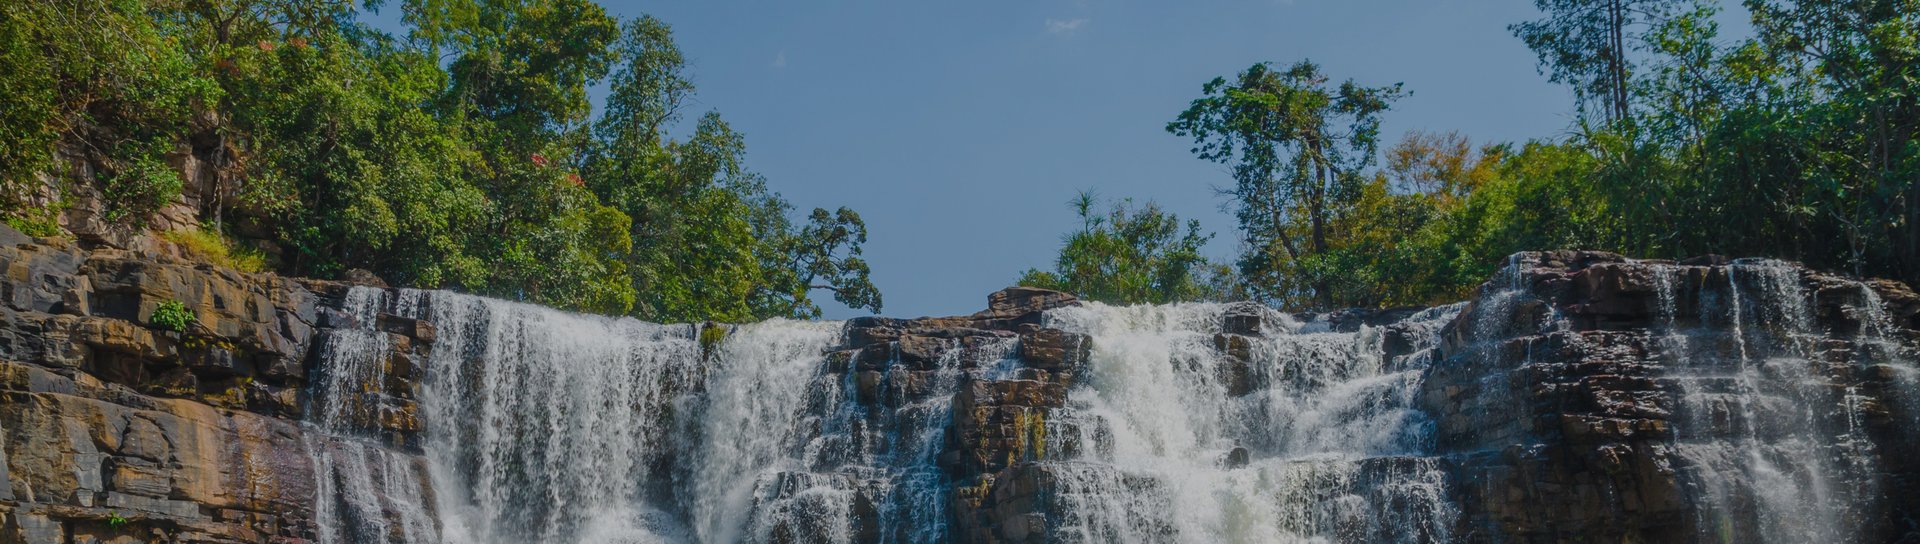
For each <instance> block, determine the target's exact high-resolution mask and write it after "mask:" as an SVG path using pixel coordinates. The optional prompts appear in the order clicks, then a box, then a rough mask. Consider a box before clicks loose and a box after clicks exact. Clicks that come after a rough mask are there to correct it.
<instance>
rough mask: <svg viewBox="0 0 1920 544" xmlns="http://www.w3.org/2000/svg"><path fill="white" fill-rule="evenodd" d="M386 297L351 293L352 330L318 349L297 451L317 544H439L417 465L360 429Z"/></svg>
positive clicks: (367, 413)
mask: <svg viewBox="0 0 1920 544" xmlns="http://www.w3.org/2000/svg"><path fill="white" fill-rule="evenodd" d="M386 295H387V293H386V292H385V291H381V290H377V289H365V288H358V289H353V290H352V291H349V292H348V293H347V297H346V300H345V301H344V302H343V303H342V305H341V306H342V308H341V309H342V310H343V311H344V312H345V314H346V315H345V316H344V317H345V319H348V320H349V321H351V322H352V323H354V324H356V325H361V326H357V327H350V328H345V329H340V330H336V331H335V332H334V333H332V334H331V335H330V336H328V337H327V338H326V339H325V341H324V343H323V344H322V345H321V346H320V349H321V354H320V357H319V359H320V360H321V361H325V362H326V363H327V364H326V365H325V366H324V367H323V368H322V371H321V372H320V374H319V376H318V378H319V379H318V380H317V383H316V384H315V385H314V388H313V392H312V394H313V396H312V399H311V401H310V402H309V406H308V408H307V411H308V414H309V415H308V418H307V419H308V425H309V427H310V428H312V429H313V430H315V431H317V432H313V433H308V434H306V435H303V444H302V446H303V447H304V449H305V450H306V451H307V456H308V458H310V459H311V460H312V462H313V467H314V477H315V480H316V481H315V489H316V491H317V492H316V496H317V500H316V501H314V522H315V524H316V525H317V527H316V529H317V532H318V534H317V535H316V536H317V537H318V538H319V540H320V542H322V543H323V544H338V543H365V544H413V543H421V542H435V541H438V540H439V535H438V534H437V533H438V530H437V524H436V523H435V521H434V514H433V512H432V509H431V500H430V499H429V498H428V496H427V493H426V490H427V489H430V483H429V481H428V478H427V468H426V467H425V466H424V464H423V463H421V462H420V461H419V460H418V459H415V458H413V457H411V456H408V455H405V454H402V453H399V452H396V451H393V450H391V449H388V448H385V447H382V445H381V444H379V443H378V441H377V438H375V436H374V434H375V433H374V432H372V431H371V430H370V429H367V428H366V426H365V425H363V424H362V423H363V422H364V421H366V420H368V419H371V418H374V417H377V416H375V415H374V413H375V412H376V411H377V410H378V407H377V406H375V404H376V400H375V399H374V397H375V390H376V389H377V388H378V387H379V385H378V384H380V383H381V382H383V381H384V380H385V379H386V376H387V373H388V371H389V369H388V367H387V363H388V362H389V361H388V358H387V354H388V353H389V352H390V351H391V348H392V345H391V344H390V343H389V339H388V336H387V335H386V333H384V332H381V331H379V330H378V329H377V328H375V327H374V325H373V324H374V321H375V320H376V319H377V316H378V314H379V313H380V312H382V311H384V309H385V308H386V306H387V303H388V302H389V301H388V300H387V296H386Z"/></svg>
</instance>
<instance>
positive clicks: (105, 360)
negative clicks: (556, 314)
mask: <svg viewBox="0 0 1920 544" xmlns="http://www.w3.org/2000/svg"><path fill="white" fill-rule="evenodd" d="M0 271H4V275H3V276H0V439H3V440H0V517H3V518H4V521H3V522H0V542H7V543H15V542H18V543H28V544H40V543H68V542H116V543H131V542H231V543H243V542H301V541H305V540H308V539H311V538H312V537H313V535H314V534H315V530H316V527H315V526H314V523H315V522H314V520H313V512H314V504H313V503H314V500H315V492H314V490H315V486H316V483H317V482H318V481H319V480H318V479H317V478H316V474H315V468H314V467H313V466H312V463H311V459H310V456H309V453H308V448H311V447H328V443H329V442H330V441H334V440H337V439H335V438H332V437H331V436H330V435H327V434H324V433H318V432H315V431H314V430H313V429H312V427H311V426H309V425H303V424H302V423H301V422H300V421H301V420H302V419H303V416H305V415H306V414H305V413H304V412H305V411H306V410H307V395H308V393H309V389H308V383H309V381H310V380H311V378H312V371H313V369H312V368H311V367H310V362H311V361H312V359H313V356H314V354H315V353H316V352H317V351H318V350H322V349H325V348H324V346H325V344H326V342H328V339H329V337H330V331H331V330H332V329H334V328H340V327H349V326H351V325H352V324H351V323H349V322H350V321H351V320H352V318H351V317H350V316H347V315H345V314H344V313H343V312H342V311H341V310H340V308H339V304H340V298H341V297H342V296H343V295H344V294H345V292H346V290H347V287H348V286H347V285H344V284H335V283H326V282H315V281H301V280H291V279H286V278H280V277H277V276H273V275H255V274H242V273H238V272H234V271H232V270H227V269H221V268H216V267H211V266H208V265H204V264H196V263H192V262H187V261H182V260H178V259H174V258H172V257H168V256H165V255H161V254H155V253H151V252H145V251H129V250H121V249H111V248H108V249H94V250H87V249H82V248H79V247H76V246H73V245H69V244H66V243H63V242H60V241H57V240H31V239H29V238H27V237H26V236H24V235H21V234H20V233H18V232H16V231H13V230H12V229H9V228H6V227H5V226H0ZM172 303H178V304H179V305H180V307H182V308H184V309H185V310H187V312H188V313H190V314H191V315H192V316H193V318H192V319H191V321H189V322H187V323H186V324H185V326H183V327H178V328H170V327H169V326H164V324H157V323H156V322H155V319H154V314H155V312H157V311H162V310H161V307H162V306H163V305H168V304H172ZM391 330H392V331H393V336H394V337H395V338H396V339H397V340H399V341H396V342H394V343H393V344H392V345H393V346H394V349H395V353H394V354H393V356H392V359H394V360H396V361H405V360H411V358H414V357H418V356H419V355H420V353H422V350H424V349H427V347H428V346H429V345H430V344H431V342H432V333H431V331H432V329H431V327H430V325H424V324H418V323H411V322H408V320H394V323H393V325H392V327H391ZM393 370H394V371H393V372H390V373H388V379H386V380H383V382H384V383H380V384H371V385H370V387H369V390H373V391H377V392H378V393H376V394H374V395H370V397H371V398H389V397H390V398H391V399H410V398H411V397H412V396H413V393H412V390H413V388H414V387H415V385H414V383H413V381H412V379H413V378H415V377H417V373H416V372H414V371H412V370H410V369H408V368H405V367H404V365H396V366H395V368H394V369H393ZM381 402H384V403H385V404H384V405H383V406H385V407H387V408H391V409H381V410H369V411H367V412H366V413H365V414H363V417H362V418H361V419H360V420H359V421H360V424H361V426H362V427H364V429H365V431H366V434H367V435H368V436H383V437H387V438H388V440H387V441H388V442H390V443H392V444H394V445H397V446H402V447H407V446H411V445H414V444H415V441H414V439H413V438H412V435H413V433H414V432H416V431H417V430H418V428H419V422H418V421H417V419H416V418H415V417H414V416H413V415H412V411H411V409H410V408H408V407H407V405H406V402H411V401H410V400H407V401H405V402H390V401H381Z"/></svg>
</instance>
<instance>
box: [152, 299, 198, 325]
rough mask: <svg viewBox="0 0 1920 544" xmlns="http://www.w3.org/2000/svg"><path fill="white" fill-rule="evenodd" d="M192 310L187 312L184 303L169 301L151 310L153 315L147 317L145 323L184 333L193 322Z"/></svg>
mask: <svg viewBox="0 0 1920 544" xmlns="http://www.w3.org/2000/svg"><path fill="white" fill-rule="evenodd" d="M195 319H197V318H195V317H194V316H193V310H188V309H187V305H186V303H184V302H180V301H178V300H169V301H166V302H162V303H160V307H158V308H154V309H153V315H151V316H148V317H147V323H149V324H151V325H153V326H155V327H160V328H162V329H167V330H170V331H173V332H186V331H187V326H188V325H192V324H193V322H194V320H195Z"/></svg>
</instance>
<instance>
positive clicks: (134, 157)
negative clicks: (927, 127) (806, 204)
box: [0, 0, 881, 320]
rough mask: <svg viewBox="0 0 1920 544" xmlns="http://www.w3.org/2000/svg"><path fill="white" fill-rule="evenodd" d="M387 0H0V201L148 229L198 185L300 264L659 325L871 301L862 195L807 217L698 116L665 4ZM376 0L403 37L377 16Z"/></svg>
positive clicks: (27, 221)
mask: <svg viewBox="0 0 1920 544" xmlns="http://www.w3.org/2000/svg"><path fill="white" fill-rule="evenodd" d="M381 4H382V3H381V2H367V3H366V4H364V5H355V4H354V3H352V2H349V1H345V0H291V1H273V2H268V1H262V0H211V1H194V2H181V1H177V0H75V1H70V2H65V1H63V2H48V1H38V0H30V1H27V2H13V3H6V4H5V5H0V70H4V71H6V72H7V73H9V74H13V75H12V76H10V77H8V78H0V92H5V93H7V95H8V96H9V97H10V98H9V100H7V101H6V103H5V104H4V105H0V214H4V215H5V216H6V217H7V220H8V222H9V223H12V224H14V225H16V226H20V227H24V228H26V230H30V231H33V232H35V233H37V234H52V233H56V232H57V231H58V230H59V228H58V227H57V226H56V225H55V224H54V223H55V222H54V218H55V217H56V216H58V215H59V214H60V213H61V211H62V210H65V209H68V208H70V207H74V206H98V207H100V208H101V209H102V210H103V211H104V216H105V217H106V219H107V220H109V221H112V222H115V223H119V224H123V225H126V226H129V227H135V228H138V227H143V226H147V225H149V224H151V220H152V218H153V217H154V214H155V212H157V211H159V210H161V209H163V208H167V207H169V206H179V205H181V204H185V203H195V204H197V206H198V209H195V210H192V211H193V212H195V214H196V215H197V216H198V217H199V218H200V220H202V221H204V222H205V223H206V225H205V227H204V228H206V229H209V230H214V231H218V232H220V233H224V234H226V235H227V237H228V238H231V239H232V241H233V242H234V243H237V244H241V245H247V246H251V247H254V248H255V249H257V250H259V251H262V252H264V253H265V254H266V255H267V257H268V261H270V262H271V263H272V264H273V265H274V267H275V268H277V269H278V270H279V271H281V272H284V273H288V274H296V275H309V276H319V277H334V276H339V275H342V274H345V273H346V271H348V270H349V269H366V270H370V271H373V272H375V273H376V274H379V275H380V276H382V277H384V278H386V279H388V280H389V281H391V282H394V283H398V284H401V285H408V286H416V287H428V288H436V287H438V288H454V289H462V290H467V291H472V292H476V293H482V294H489V295H495V296H503V297H508V298H515V299H523V300H529V301H534V302H541V303H546V304H552V305H556V306H561V307H565V308H573V309H579V310H586V311H594V312H601V313H608V314H631V315H635V316H638V317H642V318H646V319H654V320H695V319H720V320H750V319H758V318H766V317H776V316H786V317H812V316H817V315H819V313H820V308H819V305H818V304H817V303H816V302H815V299H814V298H813V296H815V294H816V293H819V292H828V293H831V294H832V297H833V298H834V299H835V300H839V301H841V302H842V303H845V304H847V305H849V306H852V307H855V308H864V309H869V310H873V311H878V310H879V309H880V307H881V299H880V294H879V292H878V290H877V289H875V288H874V286H873V284H872V283H871V282H870V281H869V279H868V275H869V272H870V271H869V268H868V266H867V264H866V262H865V261H864V260H863V259H862V258H861V246H862V245H863V244H864V243H865V241H866V235H867V231H866V225H865V224H864V223H863V222H862V221H861V219H860V216H859V214H857V213H855V212H854V211H852V210H849V209H846V208H839V209H838V210H832V209H828V208H821V209H816V210H814V211H813V212H812V213H811V214H805V215H799V214H797V213H796V211H795V209H794V206H793V205H792V204H791V203H789V202H788V201H787V200H785V199H784V198H782V197H781V196H780V195H779V194H776V193H774V192H772V191H770V190H769V189H768V188H767V184H766V181H765V180H764V179H762V178H761V177H760V176H759V175H758V174H755V173H753V172H752V171H751V170H749V169H748V168H747V167H746V164H745V153H746V146H745V137H744V136H743V135H741V134H739V133H738V132H736V131H734V130H733V129H732V128H731V127H730V126H728V124H727V123H726V121H725V120H723V119H722V118H721V117H720V115H719V114H717V113H715V112H688V111H687V110H688V109H689V106H688V104H689V98H690V97H692V96H693V93H694V87H693V84H692V83H691V81H690V79H689V78H688V77H687V76H686V70H687V67H686V65H685V58H684V57H683V56H682V54H681V53H680V51H679V49H678V47H677V46H676V45H675V44H674V42H673V37H672V32H671V29H670V28H669V27H668V25H666V24H665V23H664V22H661V21H660V20H658V19H654V18H652V17H640V18H637V19H632V20H627V21H620V20H617V19H616V18H614V17H612V16H610V15H608V14H607V13H606V11H605V10H604V9H603V8H601V7H600V6H599V5H598V4H596V3H594V2H591V1H589V0H560V1H531V0H404V1H401V2H398V3H397V5H394V6H382V5H381ZM381 8H385V9H398V10H400V12H401V14H402V19H403V20H404V22H405V25H406V31H407V35H405V36H393V35H389V34H386V33H383V32H381V31H379V30H377V29H375V28H373V27H370V26H368V25H367V24H366V23H365V22H364V21H363V20H362V19H361V18H360V17H361V15H363V14H364V13H365V10H372V9H381ZM598 84H605V85H606V86H607V87H608V89H609V90H610V92H609V94H608V96H607V98H606V101H605V104H604V107H601V108H598V110H597V111H596V108H595V107H594V105H593V104H592V103H591V101H590V100H589V99H588V88H589V87H591V86H593V85H598ZM689 113H691V115H689V118H688V119H684V120H683V119H682V116H683V114H689ZM681 123H691V127H690V130H688V131H686V133H687V135H686V136H685V137H682V138H674V137H671V136H669V131H670V130H673V129H675V128H676V127H681V126H683V125H682V124H681ZM181 164H187V165H188V166H186V167H182V166H180V165H181ZM182 168H188V169H190V170H191V169H194V168H198V169H199V170H198V171H188V172H183V171H182ZM183 173H187V174H190V175H189V176H186V177H185V179H201V178H206V179H210V180H211V182H207V183H197V184H192V185H189V184H187V183H183V176H182V174H183ZM183 190H184V191H189V192H190V194H186V195H183V194H182V191H183Z"/></svg>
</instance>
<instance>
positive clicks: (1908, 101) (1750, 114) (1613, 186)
mask: <svg viewBox="0 0 1920 544" xmlns="http://www.w3.org/2000/svg"><path fill="white" fill-rule="evenodd" d="M1535 3H1536V5H1537V6H1538V7H1539V8H1540V9H1541V11H1542V12H1543V13H1544V14H1545V17H1544V18H1542V19H1541V20H1538V21H1530V22H1523V23H1520V24H1516V25H1514V26H1512V27H1511V28H1512V30H1513V31H1514V33H1515V35H1516V36H1517V37H1518V38H1520V39H1521V40H1523V41H1524V42H1525V43H1526V44H1527V46H1528V47H1530V48H1531V49H1533V51H1535V52H1536V53H1538V54H1539V58H1540V68H1541V71H1542V73H1544V74H1546V75H1547V76H1548V77H1550V78H1551V79H1552V80H1553V81H1555V82H1559V83H1564V84H1567V85H1569V86H1571V87H1572V88H1573V90H1574V91H1575V93H1574V94H1575V97H1576V99H1577V102H1576V104H1575V105H1576V107H1577V111H1579V112H1580V114H1581V115H1580V116H1579V120H1578V121H1577V122H1576V124H1575V126H1573V127H1571V130H1570V132H1571V133H1572V135H1571V136H1567V137H1563V138H1552V139H1547V138H1543V139H1539V140H1534V141H1530V142H1526V143H1524V144H1492V145H1478V146H1476V145H1473V144H1472V143H1471V142H1469V141H1468V140H1467V139H1466V138H1464V137H1462V136H1459V135H1457V134H1428V133H1417V132H1416V133H1413V134H1409V135H1407V136H1406V137H1405V138H1404V139H1402V140H1400V141H1399V143H1397V144H1395V145H1393V146H1391V147H1389V148H1388V149H1387V150H1386V151H1384V152H1380V151H1379V150H1378V149H1377V148H1378V145H1379V144H1378V142H1379V130H1380V129H1379V127H1380V121H1381V118H1382V117H1383V116H1386V115H1388V114H1389V110H1390V108H1391V106H1392V103H1393V101H1394V99H1396V98H1397V97H1399V96H1400V94H1401V92H1402V90H1401V89H1400V88H1399V86H1398V85H1388V86H1378V87H1369V86H1365V85H1361V84H1358V83H1355V82H1351V81H1349V82H1345V83H1342V84H1340V85H1338V86H1334V85H1331V84H1329V78H1328V77H1327V76H1325V75H1324V74H1323V72H1322V69H1321V68H1320V67H1319V66H1316V65H1314V64H1312V63H1310V62H1301V63H1297V64H1294V65H1292V66H1291V67H1288V68H1284V69H1281V68H1277V67H1276V66H1274V65H1271V64H1267V63H1261V64H1255V65H1253V66H1252V67H1250V68H1248V69H1247V70H1246V71H1244V72H1242V73H1240V74H1238V75H1237V76H1234V77H1231V78H1218V79H1214V80H1213V81H1211V82H1208V83H1207V84H1206V85H1205V86H1203V88H1202V93H1203V96H1201V97H1200V98H1199V99H1197V100H1194V101H1193V103H1192V104H1191V106H1190V107H1189V108H1188V109H1187V110H1186V111H1185V112H1183V113H1181V114H1179V115H1178V116H1177V117H1176V118H1175V120H1174V121H1173V122H1171V123H1170V124H1169V125H1168V126H1167V130H1168V131H1169V132H1172V133H1174V134H1176V135H1180V136H1185V137H1188V138H1191V139H1192V140H1193V142H1194V144H1195V145H1194V148H1193V152H1194V154H1195V155H1197V156H1198V157H1199V158H1202V159H1205V160H1210V161H1217V162H1220V163H1223V164H1225V165H1228V166H1229V167H1231V172H1232V174H1233V180H1232V181H1233V183H1232V185H1230V186H1229V187H1230V188H1231V190H1230V191H1229V192H1228V194H1229V196H1230V197H1231V201H1230V202H1229V204H1230V206H1231V207H1232V209H1233V210H1234V211H1235V212H1236V217H1237V219H1238V221H1239V227H1240V228H1239V240H1240V241H1241V242H1242V254H1241V256H1240V258H1239V259H1238V260H1237V262H1236V263H1235V269H1236V271H1237V273H1238V275H1239V276H1241V278H1242V279H1243V281H1244V285H1246V286H1247V287H1248V293H1249V294H1251V295H1253V296H1254V297H1255V298H1258V299H1261V300H1265V301H1268V302H1272V303H1276V304H1281V305H1285V306H1289V307H1296V308H1329V307H1340V306H1379V305H1407V304H1427V303H1434V302H1441V301H1447V300H1456V299H1458V298H1459V297H1461V296H1462V295H1464V294H1465V292H1466V291H1467V290H1469V289H1471V288H1472V287H1473V286H1474V285H1476V284H1477V283H1478V282H1480V281H1482V280H1483V279H1484V278H1486V277H1487V276H1488V275H1489V274H1490V273H1491V272H1492V271H1493V270H1494V269H1496V268H1498V267H1499V266H1501V265H1502V264H1503V259H1504V258H1505V257H1506V256H1507V255H1510V254H1512V253H1514V252H1517V251H1522V250H1529V249H1547V248H1585V249H1605V250H1612V251H1618V252H1622V253H1626V254H1629V255H1634V256H1637V257H1644V258H1679V257H1686V256H1692V255H1701V254H1710V253H1712V254H1725V255H1739V256H1771V257H1779V258H1786V259H1794V260H1801V261H1804V262H1807V263H1809V264H1811V265H1814V266H1817V267H1823V268H1829V269H1838V270H1847V271H1851V272H1853V273H1855V274H1859V275H1880V276H1889V277H1896V278H1900V279H1903V280H1906V281H1909V282H1916V281H1920V193H1916V187H1915V185H1916V183H1920V0H1747V1H1745V2H1743V3H1742V5H1740V6H1737V7H1735V8H1734V9H1741V10H1743V11H1745V12H1746V13H1747V14H1749V15H1750V16H1751V21H1752V29H1753V32H1752V35H1751V36H1750V37H1744V38H1740V39H1728V38H1725V37H1723V36H1722V35H1721V33H1720V29H1719V27H1718V25H1717V24H1716V23H1715V21H1714V18H1715V16H1716V14H1718V13H1719V12H1720V10H1722V9H1725V8H1724V7H1723V6H1720V5H1717V4H1716V3H1713V2H1707V1H1703V0H1535ZM1381 159H1384V161H1382V160H1381ZM1382 163H1384V164H1382ZM1205 181H1208V182H1213V181H1214V180H1205ZM1147 209H1148V210H1152V209H1153V208H1152V207H1151V206H1150V205H1149V207H1148V208H1147ZM1084 210H1085V208H1084V207H1082V216H1083V217H1085V216H1086V213H1085V211H1084ZM1196 230H1197V229H1196ZM1089 232H1092V231H1089ZM1088 235H1089V234H1087V233H1074V234H1071V235H1070V236H1069V242H1068V243H1067V245H1066V246H1064V247H1063V249H1062V254H1061V256H1060V269H1061V272H1058V273H1054V274H1051V275H1046V274H1035V273H1031V272H1030V273H1029V274H1028V275H1027V277H1026V278H1025V279H1023V282H1026V283H1029V284H1035V285H1046V286H1054V287H1059V288H1064V289H1067V290H1072V291H1078V292H1082V293H1085V294H1088V295H1089V296H1090V297H1091V298H1095V299H1099V300H1107V301H1113V302H1147V301H1162V300H1168V299H1169V298H1171V299H1175V300H1197V299H1205V298H1208V297H1209V296H1212V295H1211V294H1212V293H1217V292H1218V291H1217V290H1209V289H1208V288H1206V286H1207V285H1209V283H1208V282H1211V284H1216V285H1217V284H1220V282H1219V281H1218V280H1206V279H1204V278H1205V275H1204V274H1199V273H1198V271H1202V270H1205V269H1206V268H1207V267H1209V266H1213V265H1209V264H1208V263H1206V262H1204V260H1193V259H1187V260H1183V261H1180V262H1184V263H1187V264H1188V265H1190V267H1191V268H1190V270H1191V271H1192V272H1190V273H1187V274H1171V273H1168V272H1165V271H1164V270H1162V268H1164V267H1165V266H1167V265H1166V264H1165V263H1164V262H1161V261H1154V260H1129V259H1108V258H1106V257H1104V256H1105V255H1115V254H1130V253H1148V254H1151V253H1153V252H1154V251H1156V250H1153V249H1150V248H1153V247H1158V246H1159V245H1162V244H1164V242H1163V241H1162V240H1161V239H1159V238H1151V237H1147V238H1138V239H1139V240H1142V241H1144V242H1145V243H1146V244H1147V245H1145V246H1142V248H1140V249H1113V248H1110V247H1107V246H1106V245H1103V244H1088V243H1082V242H1080V240H1081V238H1083V237H1086V236H1088ZM1193 236H1204V235H1202V234H1199V233H1198V232H1195V233H1194V234H1193ZM1089 261H1099V262H1108V263H1112V265H1113V266H1117V267H1121V268H1120V269H1116V270H1105V271H1101V272H1100V273H1097V274H1087V273H1072V272H1074V271H1077V270H1080V268H1081V267H1082V266H1083V265H1081V264H1078V263H1084V262H1089ZM1127 267H1140V268H1139V269H1137V270H1136V269H1129V268H1127ZM1139 277H1153V278H1185V279H1182V280H1179V281H1189V282H1192V283H1189V284H1187V285H1159V286H1156V287H1154V288H1153V289H1150V290H1141V289H1133V288H1127V287H1125V285H1127V284H1129V283H1133V282H1137V281H1138V280H1137V279H1135V278H1139Z"/></svg>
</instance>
